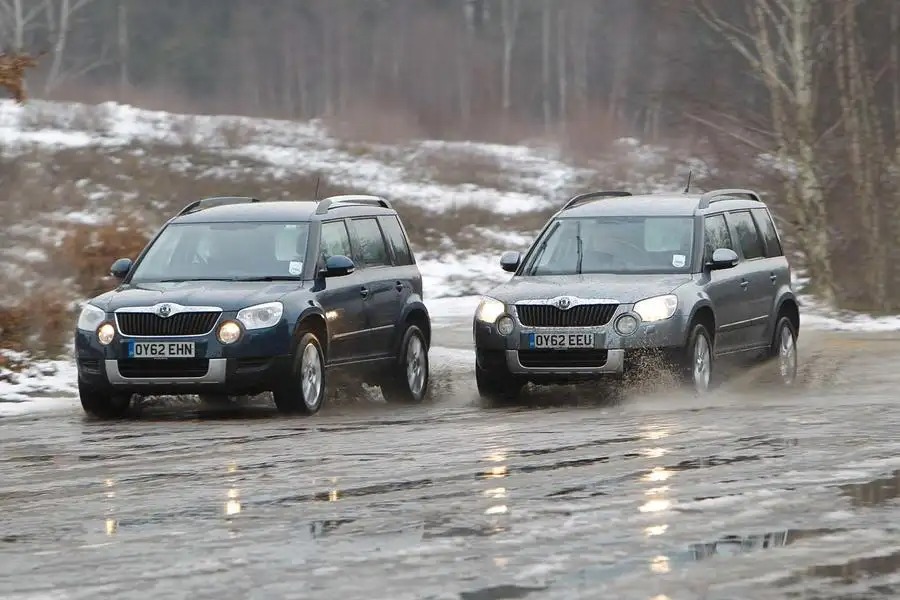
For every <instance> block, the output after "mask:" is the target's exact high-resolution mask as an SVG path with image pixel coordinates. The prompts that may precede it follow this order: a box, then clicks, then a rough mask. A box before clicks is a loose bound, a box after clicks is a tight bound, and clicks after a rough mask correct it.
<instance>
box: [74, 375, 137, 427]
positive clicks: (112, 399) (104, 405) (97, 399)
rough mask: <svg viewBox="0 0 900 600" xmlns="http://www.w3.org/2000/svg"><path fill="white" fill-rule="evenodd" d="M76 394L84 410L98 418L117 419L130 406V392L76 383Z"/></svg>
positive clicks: (123, 414)
mask: <svg viewBox="0 0 900 600" xmlns="http://www.w3.org/2000/svg"><path fill="white" fill-rule="evenodd" d="M78 396H79V397H80V399H81V408H82V409H84V412H85V413H87V414H89V415H90V416H92V417H96V418H98V419H119V418H121V417H123V416H125V413H127V412H128V408H129V407H130V406H131V394H117V393H114V392H109V391H103V390H98V389H95V388H91V387H88V386H86V385H82V383H81V382H79V383H78Z"/></svg>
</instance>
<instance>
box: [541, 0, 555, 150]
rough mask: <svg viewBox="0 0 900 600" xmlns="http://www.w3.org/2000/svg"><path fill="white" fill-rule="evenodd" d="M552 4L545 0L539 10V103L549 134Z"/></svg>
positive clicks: (545, 130)
mask: <svg viewBox="0 0 900 600" xmlns="http://www.w3.org/2000/svg"><path fill="white" fill-rule="evenodd" d="M551 7H552V4H550V3H549V2H545V3H544V5H543V9H542V11H541V13H542V14H541V104H542V108H543V112H544V133H547V134H549V133H550V128H551V126H552V121H553V108H552V106H551V103H550V88H551V80H550V44H551V41H552V40H551V31H552V24H553V12H552V10H551Z"/></svg>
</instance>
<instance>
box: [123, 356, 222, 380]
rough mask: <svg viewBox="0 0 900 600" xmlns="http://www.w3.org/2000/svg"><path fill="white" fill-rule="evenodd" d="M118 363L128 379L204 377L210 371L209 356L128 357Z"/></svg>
mask: <svg viewBox="0 0 900 600" xmlns="http://www.w3.org/2000/svg"><path fill="white" fill-rule="evenodd" d="M118 363H119V374H120V375H122V377H125V378H128V379H135V378H141V377H203V376H204V375H206V374H207V373H208V372H209V359H208V358H154V359H149V358H127V359H120V360H119V361H118Z"/></svg>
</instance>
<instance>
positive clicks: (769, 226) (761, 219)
mask: <svg viewBox="0 0 900 600" xmlns="http://www.w3.org/2000/svg"><path fill="white" fill-rule="evenodd" d="M750 212H751V213H753V219H754V220H755V221H756V225H757V226H758V227H759V230H760V231H761V232H762V236H763V240H764V241H765V243H766V256H767V257H769V258H771V257H773V256H784V250H782V248H781V242H779V241H778V232H777V230H776V229H775V223H773V222H772V217H771V215H769V211H767V210H766V209H764V208H754V209H752V210H751V211H750Z"/></svg>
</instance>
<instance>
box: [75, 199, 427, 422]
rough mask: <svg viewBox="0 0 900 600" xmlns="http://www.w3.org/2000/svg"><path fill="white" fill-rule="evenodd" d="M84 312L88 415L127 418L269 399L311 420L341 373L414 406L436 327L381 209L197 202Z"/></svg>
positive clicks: (80, 355) (125, 262) (349, 204)
mask: <svg viewBox="0 0 900 600" xmlns="http://www.w3.org/2000/svg"><path fill="white" fill-rule="evenodd" d="M110 274H111V275H112V276H113V277H115V278H117V279H119V280H120V285H119V286H118V287H117V288H116V289H114V290H112V291H109V292H107V293H104V294H102V295H100V296H97V297H95V298H93V299H91V300H89V301H88V303H87V304H86V305H85V306H84V308H83V309H82V311H81V314H80V315H79V317H78V323H77V326H76V333H75V348H76V358H77V365H78V389H79V394H80V396H81V404H82V406H83V407H84V410H85V411H86V412H87V413H89V414H91V415H94V416H98V417H103V418H110V417H117V416H122V415H123V414H125V412H126V411H127V409H128V406H129V405H130V403H131V400H132V398H133V396H134V395H169V394H197V395H199V396H201V398H206V399H209V400H210V401H216V400H221V399H227V398H228V397H229V396H239V395H255V394H259V393H263V392H272V395H273V396H274V400H275V404H276V406H277V407H278V409H279V410H280V411H282V412H284V413H300V414H313V413H315V412H317V411H318V410H319V409H320V408H321V406H322V402H323V400H324V398H325V385H326V374H328V373H331V372H333V371H334V370H336V369H339V370H341V371H343V372H344V373H349V374H350V375H351V376H352V377H353V378H356V379H358V380H360V381H364V382H366V383H370V384H374V385H378V386H380V387H381V391H382V393H383V395H384V397H385V399H386V400H387V401H389V402H419V401H421V400H422V399H423V397H424V396H425V393H426V389H427V387H428V383H429V377H428V375H429V362H428V349H429V346H430V341H431V320H430V316H429V314H428V310H427V309H426V307H425V305H424V303H423V302H422V277H421V274H420V273H419V269H418V266H417V265H416V261H415V258H414V256H413V253H412V251H411V249H410V246H409V240H408V238H407V235H406V230H405V228H404V226H403V224H402V223H401V221H400V219H399V217H398V215H397V213H396V211H395V210H393V209H392V208H391V205H390V204H389V203H388V202H387V201H386V200H384V199H383V198H379V197H376V196H361V195H360V196H357V195H354V196H335V197H331V198H327V199H324V200H321V201H319V202H312V201H307V202H300V201H297V202H294V201H291V202H260V201H259V200H257V199H255V198H242V197H221V198H206V199H203V200H198V201H196V202H193V203H191V204H190V205H188V206H186V207H185V208H184V209H183V210H182V211H181V212H180V213H178V215H177V216H175V217H174V218H172V219H171V220H169V222H167V223H166V224H165V225H164V226H163V227H162V228H161V229H160V231H159V232H158V233H157V234H156V236H155V237H154V238H153V239H152V240H151V241H150V243H148V244H147V246H146V247H145V248H144V250H143V251H142V252H141V253H140V255H139V256H138V257H137V259H136V260H135V261H134V262H132V260H131V259H128V258H122V259H119V260H117V261H116V262H115V263H114V264H113V266H112V268H111V271H110Z"/></svg>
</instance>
